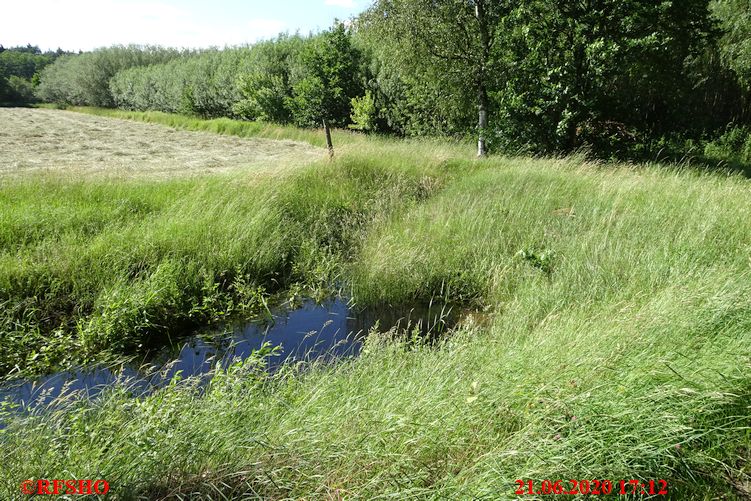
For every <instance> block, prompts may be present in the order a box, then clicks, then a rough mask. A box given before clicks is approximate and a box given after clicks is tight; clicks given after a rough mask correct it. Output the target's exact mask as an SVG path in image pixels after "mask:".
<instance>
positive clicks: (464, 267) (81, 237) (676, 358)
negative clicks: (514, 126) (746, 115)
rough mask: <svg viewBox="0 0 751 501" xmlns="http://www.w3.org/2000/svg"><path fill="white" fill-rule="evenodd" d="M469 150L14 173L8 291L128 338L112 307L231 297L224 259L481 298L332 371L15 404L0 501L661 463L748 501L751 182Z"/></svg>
mask: <svg viewBox="0 0 751 501" xmlns="http://www.w3.org/2000/svg"><path fill="white" fill-rule="evenodd" d="M467 157H468V155H467V152H466V151H465V150H464V147H463V146H461V145H453V146H443V147H437V146H436V144H434V143H426V144H420V143H388V142H377V143H375V144H368V143H363V144H362V145H361V146H358V147H357V148H353V149H351V150H348V151H347V152H345V153H344V154H342V155H341V156H340V157H339V158H338V159H337V160H336V161H335V162H333V163H329V164H320V165H316V166H314V167H311V168H310V169H309V170H306V171H302V172H300V173H298V174H295V175H293V176H291V177H289V178H287V177H285V178H284V179H282V180H279V181H269V180H266V181H263V182H259V181H255V180H254V181H250V180H248V179H247V178H243V177H239V176H234V175H233V176H231V177H223V178H203V179H200V180H180V181H178V180H175V181H164V182H159V183H156V182H145V181H143V182H139V183H134V184H128V183H126V184H117V185H114V184H102V183H101V182H98V181H96V182H95V181H86V182H81V183H79V184H75V183H73V184H70V183H69V182H65V183H58V184H55V183H54V182H49V183H50V184H47V185H44V184H42V185H40V184H39V183H38V182H37V181H34V182H29V184H28V185H24V184H19V185H14V186H10V187H7V186H6V187H4V188H3V190H2V197H3V203H4V206H8V207H12V210H13V211H14V213H13V214H12V215H10V216H8V217H7V218H6V219H4V220H3V222H2V224H0V228H2V231H0V235H4V236H3V237H2V240H0V241H2V242H3V252H4V254H3V258H2V263H3V264H2V268H0V269H2V270H3V273H4V275H3V281H2V282H0V284H2V290H4V291H5V290H8V289H6V287H7V284H11V285H12V286H13V287H16V286H17V284H26V285H25V287H28V289H24V288H22V287H20V285H18V287H20V288H18V289H15V288H14V289H10V290H12V291H13V296H12V297H13V298H21V297H27V298H30V297H32V292H33V294H35V296H33V297H37V298H42V299H41V300H40V299H37V300H40V301H42V302H44V301H46V300H47V299H48V298H49V299H50V300H51V299H52V298H55V297H58V296H57V295H56V292H54V291H57V290H60V291H66V294H68V293H70V294H74V293H75V294H81V296H80V297H82V298H83V297H89V303H88V304H89V305H90V306H89V309H84V310H77V309H76V308H77V306H76V305H78V304H80V303H82V301H79V299H78V297H79V296H75V297H76V300H75V301H71V302H70V303H69V304H68V303H65V298H67V297H68V296H67V295H61V296H60V297H62V298H63V299H60V301H62V303H61V304H67V305H68V306H67V308H68V309H70V310H71V311H72V312H73V313H70V314H71V315H76V314H77V315H78V318H79V319H81V321H82V322H84V324H83V325H85V326H86V325H90V324H89V323H88V322H101V323H100V324H95V325H96V328H95V329H93V330H91V331H89V335H90V336H91V337H92V338H96V336H98V335H103V334H102V333H106V332H107V329H106V328H105V327H106V326H107V325H109V324H108V323H107V322H115V319H118V318H120V319H121V320H118V321H120V322H121V323H120V324H117V323H116V324H115V325H118V326H122V328H121V330H120V331H118V332H121V334H122V335H128V333H130V332H132V331H133V329H132V324H129V323H128V319H130V318H131V316H129V315H130V314H129V313H127V312H128V311H129V309H128V307H121V306H120V305H122V304H129V305H135V306H134V307H137V308H143V306H144V305H150V304H152V303H150V302H149V299H148V298H151V297H154V295H156V296H157V297H158V299H156V300H154V301H156V304H162V303H160V301H161V300H162V299H161V298H163V297H168V298H170V299H169V301H168V302H167V304H168V305H170V308H174V312H176V313H175V315H176V316H177V317H176V318H178V319H179V318H181V317H180V315H181V314H182V313H181V312H184V311H185V306H184V305H185V304H188V305H192V306H191V307H195V306H198V307H200V306H201V305H202V304H205V301H204V300H203V299H202V298H203V297H204V296H202V294H203V292H202V291H203V290H204V289H202V288H201V287H202V286H201V284H207V283H208V284H219V285H220V286H219V289H218V290H219V291H222V293H223V294H226V295H227V296H226V297H224V299H222V300H221V301H219V303H220V304H228V302H229V301H230V300H231V301H236V299H234V296H233V294H235V292H233V289H232V288H227V287H224V286H222V283H223V282H222V281H221V279H220V278H218V277H221V276H222V273H225V274H227V273H230V274H235V273H236V274H237V275H238V276H247V277H248V278H247V283H248V284H252V285H253V286H254V287H255V286H261V287H264V288H265V290H269V289H270V288H272V287H275V286H276V287H279V288H280V289H284V288H285V287H287V286H289V284H291V283H296V282H297V283H305V284H308V285H310V286H313V284H316V283H326V282H331V281H334V282H337V283H344V284H346V287H348V288H350V289H351V292H352V294H353V295H354V297H355V298H356V299H357V301H358V302H360V303H362V304H366V303H383V302H386V303H392V304H396V303H405V302H406V303H410V302H412V301H420V300H424V299H426V298H430V297H433V296H436V295H442V296H444V297H445V298H446V299H448V300H449V301H452V302H455V303H460V304H463V305H466V306H468V307H469V308H471V309H474V310H476V311H478V312H479V313H477V314H474V315H469V316H467V317H466V318H465V319H464V321H463V322H462V323H461V324H460V327H459V328H458V329H457V331H456V332H454V333H452V334H451V335H450V336H448V337H446V338H445V339H443V340H442V341H440V342H439V343H438V344H437V345H427V344H421V343H419V342H418V343H415V342H413V341H411V340H400V339H393V338H391V337H389V336H379V335H374V336H372V337H371V338H369V341H368V343H367V345H366V346H365V348H364V350H363V353H362V355H361V357H359V358H358V359H356V360H348V361H343V362H341V363H339V364H337V365H334V366H325V365H322V364H318V363H310V364H304V365H302V366H295V367H287V368H284V369H282V370H281V371H279V372H277V373H275V374H273V375H269V374H266V373H265V372H264V371H263V370H262V368H261V367H260V364H261V362H260V361H259V360H257V359H253V360H250V361H248V362H246V363H245V364H242V365H238V366H235V367H232V368H230V369H228V370H222V371H218V374H217V376H216V377H215V379H214V381H213V382H212V384H211V386H210V387H209V388H208V389H207V390H206V391H205V392H200V391H197V390H196V389H195V387H194V385H192V384H191V383H190V382H189V381H188V382H176V383H175V384H174V385H172V386H170V387H168V388H165V389H163V390H161V391H159V392H157V393H156V394H154V395H152V396H149V397H145V398H142V399H134V398H132V397H131V396H129V394H128V391H127V388H113V389H112V390H111V391H110V392H108V393H107V394H106V395H105V396H104V397H102V399H100V400H98V401H97V402H95V403H91V404H87V403H80V402H75V401H71V402H68V403H67V404H65V405H63V407H62V408H60V409H57V410H51V411H49V412H47V413H44V414H39V415H32V416H25V417H12V415H10V414H7V413H6V414H4V415H3V416H0V417H2V418H4V419H5V421H6V422H7V423H8V427H7V428H6V429H5V430H4V431H3V432H2V434H1V435H0V484H1V485H2V486H3V488H6V489H7V490H6V491H5V493H6V495H7V497H12V496H15V495H16V492H17V491H16V489H17V487H16V486H17V485H18V484H19V483H20V482H21V481H22V480H24V479H26V478H105V479H107V480H108V481H109V482H110V484H111V485H112V488H113V491H114V492H115V493H116V495H117V497H118V498H120V499H138V498H141V499H154V498H161V497H170V496H171V497H183V498H185V497H189V496H191V495H195V496H198V495H202V496H204V497H205V498H212V499H235V498H238V497H240V496H243V495H244V496H248V497H259V498H268V499H290V498H306V499H341V498H348V499H350V498H351V499H382V498H383V499H385V498H398V499H445V498H450V499H472V498H482V499H514V498H516V496H515V495H514V490H515V489H516V484H515V480H517V479H520V480H535V481H537V483H538V485H539V482H540V481H541V480H543V479H551V480H558V479H563V480H566V481H567V480H568V479H595V478H597V479H610V480H620V479H627V480H628V479H631V478H638V479H643V480H648V479H658V478H662V479H666V480H667V481H668V482H669V489H670V492H671V498H673V499H714V498H719V497H724V498H726V499H732V498H739V499H742V498H743V495H744V494H743V493H744V489H747V488H748V485H749V481H750V480H751V479H750V478H749V468H750V466H749V464H750V463H751V408H750V407H749V406H750V405H751V404H750V403H751V261H750V260H749V255H751V220H749V219H748V218H744V217H741V215H742V214H746V213H748V212H749V211H750V210H751V191H749V181H747V180H744V179H742V178H740V177H736V176H729V177H728V176H725V177H723V176H719V175H704V174H701V173H697V172H695V171H688V170H681V169H675V168H661V167H659V166H641V167H633V166H603V165H595V164H589V163H587V162H585V161H584V160H582V159H580V158H570V159H561V160H545V159H524V158H501V157H498V158H495V157H494V158H490V159H487V160H485V161H474V160H467V159H466V158H467ZM114 194H117V195H118V196H113V195H114ZM118 200H130V201H129V202H128V203H125V207H137V208H138V210H137V211H136V212H135V213H134V215H128V214H127V212H125V213H123V212H122V211H123V210H124V209H118V207H120V206H121V205H122V203H124V202H118ZM84 201H85V202H84ZM91 203H98V204H99V205H95V206H96V207H100V208H99V209H97V210H91V211H90V212H87V211H86V210H85V207H89V206H90V204H91ZM45 211H46V212H45ZM74 214H75V215H74ZM19 221H28V222H29V224H21V223H19ZM82 228H86V230H85V231H84V230H83V229H82ZM236 269H239V271H238V272H235V270H236ZM130 270H137V273H135V274H133V273H130V274H129V273H127V272H129V271H130ZM200 270H208V271H206V272H201V271H200ZM196 277H198V278H196ZM40 284H46V285H40ZM53 284H54V285H53ZM186 284H187V286H186ZM191 287H192V288H191ZM210 287H214V285H211V286H210ZM173 290H174V291H173ZM112 291H119V292H117V293H118V294H120V296H117V294H115V295H114V296H113V294H114V293H113V292H112ZM169 291H173V292H169ZM173 293H174V294H175V295H174V296H171V295H170V294H173ZM87 294H88V296H87ZM100 298H102V299H100ZM113 298H115V299H113ZM118 298H119V299H118ZM170 301H171V302H170ZM192 301H193V302H195V304H193V303H192ZM52 304H56V303H52ZM113 304H114V305H117V307H110V308H109V309H108V308H106V307H104V306H103V305H113ZM101 308H104V309H101ZM61 309H64V308H61ZM168 310H169V308H168ZM139 311H140V310H139ZM157 311H160V312H161V311H163V310H157ZM137 318H141V317H137ZM156 318H169V316H166V317H164V316H161V314H160V315H157V317H156ZM97 319H99V320H97ZM158 323H160V324H161V323H166V321H164V320H160V321H159V322H158ZM78 324H79V322H76V325H78ZM113 332H115V331H113ZM136 332H139V331H136ZM140 332H142V334H143V335H146V333H148V332H150V331H149V329H144V330H143V331H140ZM73 336H74V338H75V337H76V335H75V333H74V334H73ZM112 339H118V336H113V337H112ZM112 339H110V338H106V339H105V340H103V345H106V344H107V343H108V342H110V341H112ZM22 346H23V345H22ZM531 498H532V497H530V499H531Z"/></svg>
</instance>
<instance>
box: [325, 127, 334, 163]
mask: <svg viewBox="0 0 751 501" xmlns="http://www.w3.org/2000/svg"><path fill="white" fill-rule="evenodd" d="M323 132H325V133H326V147H327V148H328V149H329V159H332V158H334V144H333V143H332V142H331V128H329V123H328V122H327V121H326V119H325V118H324V119H323Z"/></svg>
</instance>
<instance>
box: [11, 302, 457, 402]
mask: <svg viewBox="0 0 751 501" xmlns="http://www.w3.org/2000/svg"><path fill="white" fill-rule="evenodd" d="M451 318H452V315H451V312H450V310H449V309H448V308H446V307H443V306H436V305H425V306H421V307H416V308H410V309H407V308H396V309H394V308H379V309H377V310H367V309H366V310H359V309H356V308H352V307H351V306H350V304H349V303H348V302H347V301H346V300H344V299H342V298H333V299H330V300H328V301H326V302H324V303H316V302H314V301H312V300H307V301H304V302H303V303H302V305H300V306H299V307H298V308H295V309H289V308H285V307H280V308H277V309H275V310H273V311H272V320H271V321H270V322H265V323H258V322H255V323H246V324H238V325H235V326H233V327H231V328H230V329H228V330H225V331H223V332H220V333H217V332H214V333H211V334H195V335H193V336H191V337H188V338H187V339H183V340H182V341H181V344H180V345H179V348H177V349H165V350H163V351H162V352H161V353H159V354H158V355H157V356H156V357H154V358H153V359H152V360H150V361H149V364H148V365H146V364H142V365H140V366H139V365H137V364H126V365H124V366H120V367H118V368H117V369H112V368H109V367H94V368H88V369H77V370H70V371H64V372H58V373H56V374H52V375H49V376H46V377H42V378H39V379H36V380H33V381H31V380H20V381H17V382H15V383H9V384H7V385H4V386H2V387H0V401H4V400H6V401H10V402H13V403H15V404H18V405H19V406H20V408H21V409H25V410H33V409H36V408H44V407H46V406H48V405H50V404H51V403H52V402H54V401H55V399H57V398H59V397H61V396H63V395H71V394H76V395H77V396H83V397H87V398H95V397H96V396H97V395H98V394H99V393H100V392H101V391H102V390H103V389H105V388H107V387H109V386H112V385H114V384H116V383H121V384H123V385H125V386H126V387H127V388H129V389H130V390H131V391H132V392H133V393H134V394H135V395H138V394H143V393H146V392H148V391H150V390H153V389H155V388H159V387H162V386H165V385H166V384H168V383H169V382H170V381H171V380H172V379H173V378H174V377H175V376H176V375H178V373H179V375H180V376H181V377H182V378H188V377H202V376H204V377H206V378H208V377H210V374H211V372H212V370H213V369H215V368H216V366H217V365H220V366H227V365H228V364H229V363H231V362H233V361H237V360H245V359H247V358H248V357H249V356H250V355H251V354H252V353H253V352H255V351H256V350H258V349H259V348H261V347H262V346H263V345H264V344H265V343H270V344H271V345H272V346H278V347H280V349H279V351H278V352H277V353H275V354H272V355H270V356H268V358H267V364H268V368H269V370H272V371H273V370H275V369H276V368H278V367H279V366H280V365H281V364H283V363H289V362H291V361H295V360H314V359H315V360H320V359H324V360H328V361H333V360H335V359H338V358H342V357H351V356H357V355H358V354H359V352H360V349H361V347H362V341H363V339H364V336H365V335H366V334H367V333H368V332H369V331H370V330H371V329H372V328H374V327H377V328H378V330H379V331H387V330H389V329H391V328H392V327H396V328H402V329H405V328H410V329H412V328H414V327H418V328H419V329H420V330H421V331H422V332H424V333H427V332H440V331H443V330H445V329H446V328H447V327H448V326H449V323H450V321H451V320H450V319H451Z"/></svg>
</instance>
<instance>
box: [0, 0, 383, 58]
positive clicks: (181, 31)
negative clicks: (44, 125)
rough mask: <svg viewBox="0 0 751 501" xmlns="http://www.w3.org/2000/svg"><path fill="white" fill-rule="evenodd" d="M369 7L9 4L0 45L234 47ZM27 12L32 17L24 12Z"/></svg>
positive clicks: (256, 2)
mask: <svg viewBox="0 0 751 501" xmlns="http://www.w3.org/2000/svg"><path fill="white" fill-rule="evenodd" d="M369 4H370V0H277V1H262V0H245V1H242V0H203V1H199V0H182V1H181V0H155V1H149V0H134V1H131V0H36V1H34V2H32V3H24V2H9V3H8V4H7V5H3V7H2V9H1V10H2V14H1V15H0V44H2V45H4V46H6V47H10V46H15V45H26V44H27V43H31V44H32V45H39V46H40V47H41V48H42V49H56V48H57V47H62V48H63V49H66V50H89V49H93V48H96V47H102V46H108V45H113V44H128V43H137V44H155V45H166V46H173V47H190V48H198V47H209V46H220V47H221V46H224V45H238V44H243V43H249V42H254V41H256V40H260V39H264V38H269V37H273V36H274V35H276V34H277V33H279V32H282V31H290V32H295V31H298V30H299V31H301V32H302V33H308V32H309V31H317V30H320V29H325V28H327V27H329V26H330V25H331V23H332V21H333V20H334V19H335V18H339V19H348V18H349V17H351V16H353V15H356V14H358V13H360V12H362V11H363V10H364V9H365V8H367V7H368V5H369ZM30 11H31V12H30Z"/></svg>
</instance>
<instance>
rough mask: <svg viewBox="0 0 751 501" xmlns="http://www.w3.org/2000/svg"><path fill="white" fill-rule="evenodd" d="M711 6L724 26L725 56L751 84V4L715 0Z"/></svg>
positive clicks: (740, 75) (747, 82)
mask: <svg viewBox="0 0 751 501" xmlns="http://www.w3.org/2000/svg"><path fill="white" fill-rule="evenodd" d="M711 8H712V12H713V13H714V15H715V16H716V17H717V18H718V19H719V21H720V23H721V25H722V28H723V40H722V45H721V50H722V55H723V57H724V58H725V60H726V62H727V64H728V66H730V68H732V69H733V70H734V71H735V72H736V73H737V74H738V76H739V77H740V78H741V79H742V80H743V81H744V82H745V83H746V84H747V85H749V84H751V4H749V3H748V2H747V1H745V0H713V1H712V2H711Z"/></svg>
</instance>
